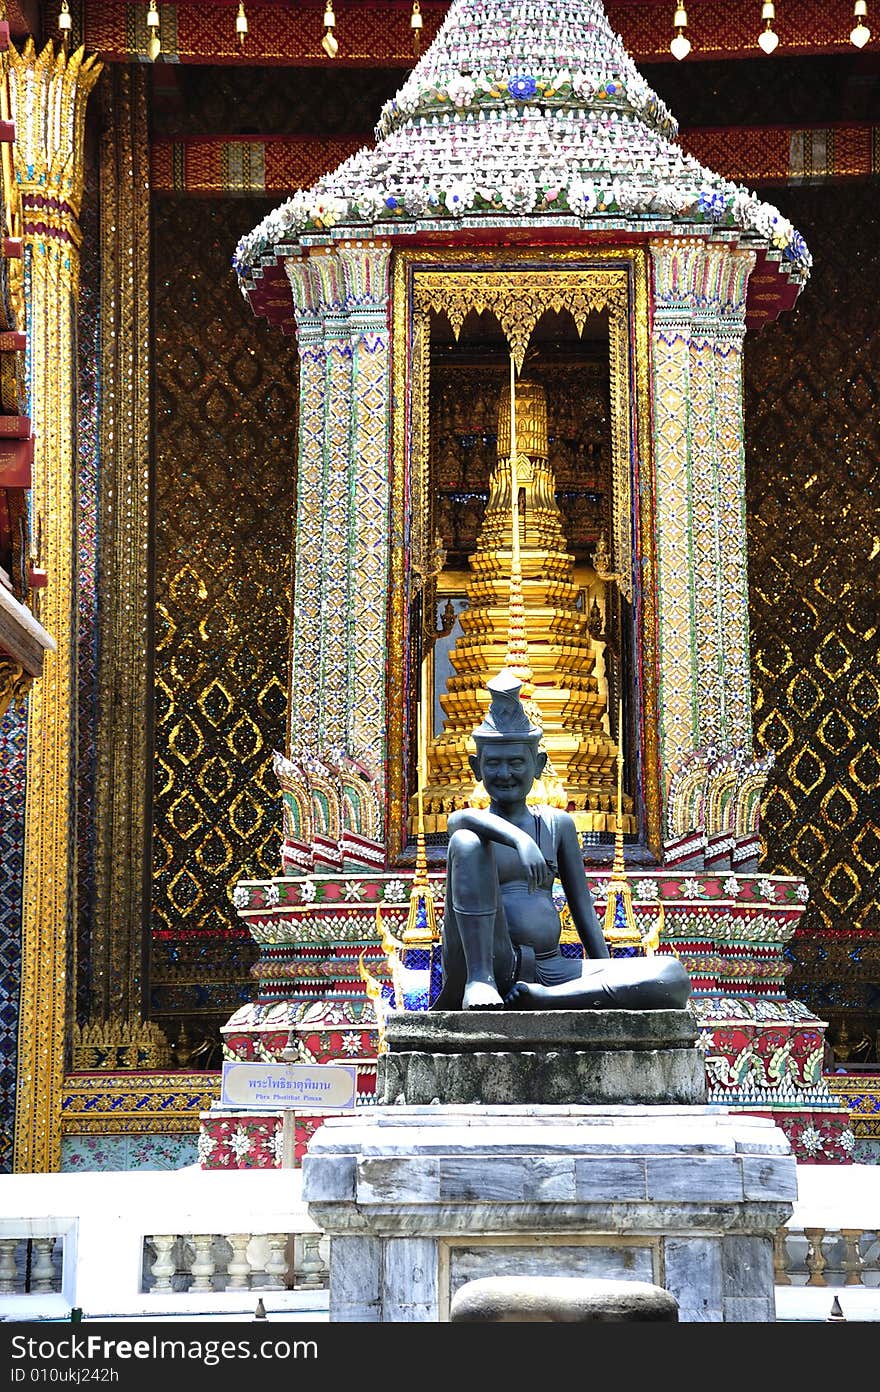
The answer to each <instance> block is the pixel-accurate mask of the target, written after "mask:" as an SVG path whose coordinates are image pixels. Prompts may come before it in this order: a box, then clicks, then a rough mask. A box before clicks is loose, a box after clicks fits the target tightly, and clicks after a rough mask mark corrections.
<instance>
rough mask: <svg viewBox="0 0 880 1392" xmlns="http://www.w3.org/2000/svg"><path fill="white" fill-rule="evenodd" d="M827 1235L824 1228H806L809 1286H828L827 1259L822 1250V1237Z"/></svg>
mask: <svg viewBox="0 0 880 1392" xmlns="http://www.w3.org/2000/svg"><path fill="white" fill-rule="evenodd" d="M824 1236H825V1229H824V1228H804V1237H805V1238H806V1239H807V1242H808V1243H809V1246H808V1247H807V1257H806V1267H807V1270H808V1271H809V1273H810V1275H809V1278H808V1280H807V1285H808V1286H827V1284H828V1282H827V1281H826V1280H825V1267H826V1266H827V1264H828V1263H827V1259H826V1256H825V1253H824V1252H823V1251H822V1238H823V1237H824Z"/></svg>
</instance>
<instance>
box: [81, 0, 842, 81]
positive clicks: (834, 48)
mask: <svg viewBox="0 0 880 1392" xmlns="http://www.w3.org/2000/svg"><path fill="white" fill-rule="evenodd" d="M756 3H757V0H756ZM605 8H606V11H607V13H608V18H609V20H610V22H611V25H612V27H613V28H614V29H615V31H616V32H619V33H620V34H621V35H622V36H623V39H624V41H625V43H626V45H627V47H628V48H629V51H630V52H631V53H632V55H633V56H634V57H635V58H638V59H642V60H649V61H652V62H673V61H674V60H673V59H672V57H671V55H670V52H669V39H670V35H671V33H672V11H671V10H670V7H669V3H668V0H644V3H639V4H633V3H631V0H629V2H628V0H608V3H607V4H606V6H605ZM421 9H422V18H423V20H424V29H423V31H422V47H423V48H425V47H427V45H428V44H429V43H430V42H431V40H432V39H433V37H434V35H435V34H436V32H437V29H438V28H439V27H440V24H441V23H442V21H443V18H444V17H445V15H446V11H447V9H448V5H446V4H437V3H434V0H423V3H422V7H421ZM83 10H84V16H83V31H84V38H85V42H86V45H87V47H88V48H97V49H99V50H100V52H101V56H102V58H104V59H107V60H110V61H117V62H127V61H130V60H131V59H132V58H135V57H139V56H141V55H142V54H143V53H144V51H145V47H146V37H147V36H146V23H145V6H144V5H143V4H140V5H137V4H121V3H119V0H84V4H83ZM410 10H411V6H410V5H409V4H403V3H402V4H399V5H394V4H388V3H385V4H377V3H375V0H338V2H337V4H336V6H335V11H336V30H335V33H336V37H337V39H338V41H339V53H338V55H337V57H336V59H335V60H334V61H335V63H336V64H337V65H340V64H357V65H358V66H361V67H374V66H376V67H380V66H389V67H398V66H399V67H411V66H412V62H413V36H412V30H411V29H410V25H409V20H410ZM829 10H830V12H829ZM166 11H172V12H173V14H171V15H168V16H167V17H166V14H165V12H166ZM322 13H323V10H322V7H321V6H319V5H313V6H310V7H308V8H307V7H305V6H297V7H294V6H281V5H278V4H269V3H263V4H258V3H255V0H248V5H247V15H248V26H249V29H248V36H247V39H246V41H245V44H244V45H243V46H242V45H240V44H239V42H238V39H237V37H236V34H235V24H234V16H235V9H234V7H233V8H230V7H229V6H227V5H197V4H182V5H164V4H163V5H162V6H161V7H160V16H161V17H162V18H163V19H164V25H163V28H162V30H161V31H160V38H161V41H162V50H163V54H164V55H165V58H166V61H167V60H169V59H170V60H172V61H175V60H176V61H178V62H186V63H224V62H225V63H229V62H235V63H239V64H240V63H256V64H264V63H268V64H278V65H282V64H283V65H286V66H297V67H303V66H306V67H308V66H313V65H318V64H320V65H324V64H325V63H326V62H327V59H326V58H325V57H324V55H323V53H322V51H321V37H322V35H323V32H324V31H323V25H322V23H321V18H322ZM757 14H758V17H760V11H759V10H758V11H757ZM851 16H852V6H851V5H840V4H838V5H836V6H834V7H829V5H828V4H827V3H824V0H799V3H798V4H797V5H794V6H786V10H785V15H784V19H782V18H781V19H780V22H779V24H778V25H777V28H778V30H779V35H780V46H779V53H780V54H785V53H797V54H810V53H845V52H848V51H851V45H850V42H849V31H850V29H851V28H852V18H851ZM690 18H691V25H690V29H689V35H690V39H691V42H692V44H693V50H692V53H691V56H690V59H689V61H690V62H694V61H699V60H700V59H712V58H754V57H755V55H756V52H757V49H756V37H757V31H758V29H759V22H758V19H756V17H755V12H753V10H752V7H750V6H748V5H730V4H727V3H724V2H723V0H701V3H700V4H698V5H695V6H694V9H693V12H692V14H691V17H690Z"/></svg>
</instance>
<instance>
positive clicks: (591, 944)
mask: <svg viewBox="0 0 880 1392" xmlns="http://www.w3.org/2000/svg"><path fill="white" fill-rule="evenodd" d="M558 817H559V823H558V826H559V832H558V847H557V855H558V864H559V879H560V882H561V884H562V888H563V889H564V890H565V898H566V901H567V903H568V908H569V912H570V913H571V917H572V921H573V923H574V926H575V928H576V929H577V933H578V937H579V938H580V940H581V942H582V943H583V945H584V950H585V951H586V954H587V956H588V957H610V956H611V953H610V952H609V951H608V944H607V943H606V941H605V936H604V934H603V932H602V927H601V925H600V923H599V919H598V916H597V914H596V908H595V905H594V904H593V896H592V894H591V893H590V887H589V885H588V884H587V877H586V874H585V873H584V860H583V856H582V855H581V848H580V843H579V842H578V834H577V828H576V827H575V824H574V822H573V821H572V819H571V817H570V816H569V815H568V813H567V812H560V813H559V814H558Z"/></svg>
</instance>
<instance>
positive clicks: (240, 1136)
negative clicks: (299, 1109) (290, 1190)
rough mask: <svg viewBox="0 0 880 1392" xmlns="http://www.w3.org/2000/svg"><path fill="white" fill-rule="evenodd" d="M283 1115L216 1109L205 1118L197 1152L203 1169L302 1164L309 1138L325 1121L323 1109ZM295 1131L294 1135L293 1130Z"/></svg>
mask: <svg viewBox="0 0 880 1392" xmlns="http://www.w3.org/2000/svg"><path fill="white" fill-rule="evenodd" d="M287 1116H288V1125H287V1129H285V1125H284V1120H285V1119H284V1117H283V1116H282V1115H280V1114H279V1115H277V1116H265V1115H263V1116H262V1117H256V1116H253V1115H250V1116H248V1115H247V1114H245V1113H240V1112H230V1113H228V1114H227V1113H224V1112H223V1111H222V1110H220V1109H217V1110H216V1111H214V1112H210V1113H208V1114H207V1115H206V1116H204V1117H203V1118H202V1121H201V1125H200V1128H199V1142H198V1155H199V1163H200V1164H201V1166H202V1169H204V1170H277V1169H281V1168H282V1167H284V1166H287V1165H292V1166H293V1167H295V1168H299V1166H300V1165H301V1164H302V1160H303V1156H304V1155H305V1153H306V1149H307V1148H308V1144H309V1141H310V1140H311V1139H312V1137H313V1136H314V1134H315V1132H316V1131H317V1130H318V1128H319V1126H321V1125H322V1123H323V1121H324V1116H325V1114H324V1113H316V1114H314V1115H312V1116H304V1115H300V1114H299V1113H295V1114H294V1113H288V1114H287ZM291 1131H292V1133H293V1134H292V1136H291V1135H290V1132H291Z"/></svg>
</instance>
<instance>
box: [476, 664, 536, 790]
mask: <svg viewBox="0 0 880 1392" xmlns="http://www.w3.org/2000/svg"><path fill="white" fill-rule="evenodd" d="M486 685H487V687H488V689H489V694H490V696H491V698H492V699H491V702H490V705H489V710H488V712H487V714H486V718H485V720H484V721H483V723H482V725H480V726H479V727H478V728H477V729H476V730H475V731H474V743H475V744H476V746H477V752H476V754H472V755H471V756H470V765H471V768H472V769H473V771H474V776H475V777H476V778H478V779H481V780H482V782H483V786H484V787H485V789H486V792H487V793H488V794H489V797H490V798H492V799H493V801H494V800H499V801H513V800H515V799H516V798H518V797H520V796H521V797H525V796H526V794H527V793H528V792H529V790H530V789H531V786H532V784H533V783H534V781H535V779H536V778H540V776H541V774H542V773H543V771H544V765H545V764H546V762H547V755H546V753H545V752H544V751H543V750H539V749H538V744H539V742H540V740H541V736H542V734H543V731H542V730H541V728H540V726H539V725H533V724H532V722H531V720H530V719H529V717H528V714H527V713H526V710H525V708H524V706H523V703H522V699H521V696H520V692H521V691H522V682H521V681H520V679H519V677H517V675H516V673H515V672H512V671H510V669H509V668H505V669H504V671H502V672H499V673H498V676H497V677H492V678H491V679H490V680H489V681H488V682H487V683H486Z"/></svg>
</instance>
